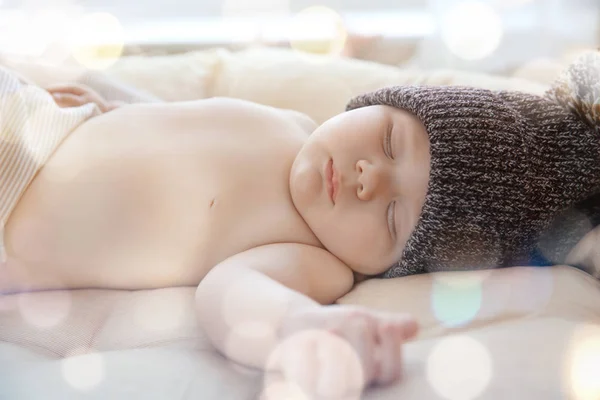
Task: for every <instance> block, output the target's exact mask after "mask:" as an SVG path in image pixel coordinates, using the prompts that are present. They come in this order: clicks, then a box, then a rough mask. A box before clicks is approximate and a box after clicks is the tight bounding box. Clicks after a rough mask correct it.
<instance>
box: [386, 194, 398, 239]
mask: <svg viewBox="0 0 600 400" xmlns="http://www.w3.org/2000/svg"><path fill="white" fill-rule="evenodd" d="M387 223H388V230H389V231H390V235H392V238H393V239H394V240H396V202H395V201H392V202H391V203H390V204H389V206H388V208H387Z"/></svg>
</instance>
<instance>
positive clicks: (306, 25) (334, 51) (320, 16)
mask: <svg viewBox="0 0 600 400" xmlns="http://www.w3.org/2000/svg"><path fill="white" fill-rule="evenodd" d="M347 38H348V33H347V32H346V27H345V24H344V20H343V19H342V17H341V16H340V15H339V14H338V13H337V12H335V11H334V10H332V9H330V8H328V7H324V6H313V7H309V8H306V9H304V10H302V11H300V12H299V13H297V14H296V15H295V16H294V17H293V18H292V20H291V22H290V28H289V33H288V39H289V43H290V47H291V48H292V49H293V50H295V51H298V52H301V53H311V54H322V55H330V56H337V55H340V54H341V53H342V50H343V49H344V45H345V44H346V40H347Z"/></svg>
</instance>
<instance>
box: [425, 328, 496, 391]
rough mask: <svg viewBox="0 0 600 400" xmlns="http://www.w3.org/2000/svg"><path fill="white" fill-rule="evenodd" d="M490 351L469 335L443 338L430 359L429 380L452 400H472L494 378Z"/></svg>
mask: <svg viewBox="0 0 600 400" xmlns="http://www.w3.org/2000/svg"><path fill="white" fill-rule="evenodd" d="M492 373H493V370H492V360H491V356H490V354H489V351H488V350H487V349H486V348H485V347H484V346H483V345H482V344H481V343H479V342H478V341H477V340H475V339H473V338H471V337H469V336H465V335H458V336H450V337H446V338H443V339H441V340H440V341H439V342H438V343H437V344H436V345H435V346H434V348H433V349H432V351H431V353H430V354H429V358H428V360H427V379H428V381H429V383H430V384H431V386H432V387H433V389H434V390H435V392H436V393H437V394H438V395H440V396H441V397H443V398H445V399H448V400H471V399H475V398H477V397H478V396H480V395H481V394H482V393H483V392H484V391H485V390H486V388H487V386H488V384H489V383H490V381H491V379H492Z"/></svg>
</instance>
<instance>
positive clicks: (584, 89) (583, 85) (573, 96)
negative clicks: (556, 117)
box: [546, 49, 600, 132]
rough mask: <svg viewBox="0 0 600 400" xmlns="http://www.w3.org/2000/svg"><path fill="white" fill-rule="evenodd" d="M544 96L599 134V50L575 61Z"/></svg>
mask: <svg viewBox="0 0 600 400" xmlns="http://www.w3.org/2000/svg"><path fill="white" fill-rule="evenodd" d="M546 96H548V97H549V98H550V99H552V100H554V101H557V102H558V103H559V104H561V105H562V106H563V107H565V108H567V109H568V110H569V111H571V112H573V113H575V114H576V115H577V116H579V118H581V119H582V120H583V121H584V122H585V123H586V124H588V125H589V126H590V127H592V128H595V129H597V130H598V131H599V132H600V49H599V50H597V51H589V52H585V53H584V54H583V55H581V56H580V57H578V58H577V59H576V60H575V61H574V62H573V63H572V64H570V65H569V66H568V67H567V68H566V69H565V70H564V71H563V72H562V73H561V74H560V76H559V77H558V78H557V79H556V80H555V81H554V83H553V84H552V87H551V88H550V89H549V90H548V91H547V92H546Z"/></svg>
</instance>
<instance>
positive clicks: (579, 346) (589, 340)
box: [565, 324, 600, 400]
mask: <svg viewBox="0 0 600 400" xmlns="http://www.w3.org/2000/svg"><path fill="white" fill-rule="evenodd" d="M566 361H567V362H566V364H565V365H566V366H567V371H566V379H567V383H568V386H569V389H570V392H571V394H572V397H570V398H573V399H575V400H597V399H600V325H597V324H596V325H592V324H585V325H582V326H579V327H578V328H577V329H575V331H574V332H573V335H572V337H571V343H570V349H569V351H567V360H566Z"/></svg>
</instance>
